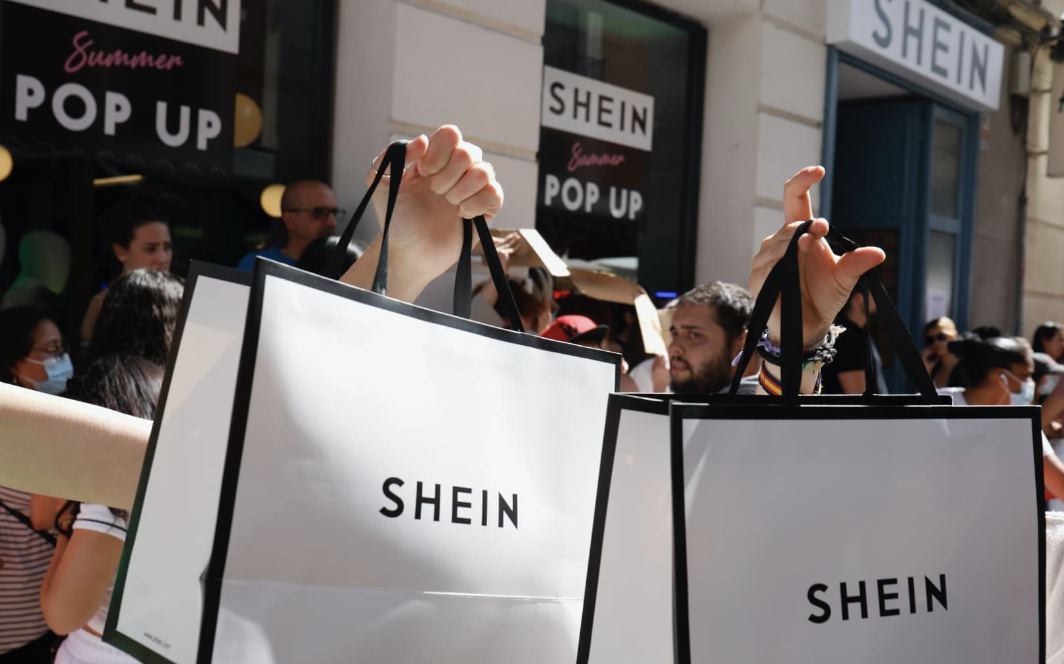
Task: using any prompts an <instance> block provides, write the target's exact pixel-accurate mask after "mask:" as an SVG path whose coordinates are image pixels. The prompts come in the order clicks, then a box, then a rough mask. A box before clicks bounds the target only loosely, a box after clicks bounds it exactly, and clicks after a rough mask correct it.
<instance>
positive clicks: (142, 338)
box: [89, 268, 185, 366]
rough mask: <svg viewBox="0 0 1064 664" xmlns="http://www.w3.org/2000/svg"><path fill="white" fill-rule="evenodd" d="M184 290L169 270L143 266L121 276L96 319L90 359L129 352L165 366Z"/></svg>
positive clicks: (113, 285) (183, 285)
mask: <svg viewBox="0 0 1064 664" xmlns="http://www.w3.org/2000/svg"><path fill="white" fill-rule="evenodd" d="M184 292H185V284H184V282H183V281H182V280H181V278H180V277H177V276H175V275H173V274H170V273H169V272H162V271H160V270H149V269H145V268H140V269H138V270H133V271H132V272H129V273H128V274H124V275H122V276H121V277H119V278H118V279H117V280H116V281H115V282H114V283H113V284H112V285H111V287H110V288H109V289H107V297H105V298H104V300H103V306H102V307H101V309H100V315H99V318H97V319H96V328H95V330H94V331H93V335H92V343H91V344H90V345H89V359H90V360H92V359H93V358H97V357H103V356H104V355H112V354H115V353H126V354H129V355H138V356H140V357H143V358H144V359H146V360H148V361H150V362H154V363H155V364H159V365H163V366H165V365H166V358H167V357H169V355H170V344H171V343H172V342H173V338H174V328H175V326H176V325H177V315H178V312H179V311H180V309H181V298H182V297H183V296H184Z"/></svg>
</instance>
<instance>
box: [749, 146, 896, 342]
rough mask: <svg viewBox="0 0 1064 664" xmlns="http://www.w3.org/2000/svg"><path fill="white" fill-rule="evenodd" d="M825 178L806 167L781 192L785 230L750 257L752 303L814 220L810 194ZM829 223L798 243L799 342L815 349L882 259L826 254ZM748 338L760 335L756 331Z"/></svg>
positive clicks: (872, 253)
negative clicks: (798, 235) (860, 280)
mask: <svg viewBox="0 0 1064 664" xmlns="http://www.w3.org/2000/svg"><path fill="white" fill-rule="evenodd" d="M823 178H824V169H823V168H822V167H820V166H809V167H807V168H803V169H802V170H800V171H798V173H797V174H795V176H794V177H792V178H791V179H790V180H788V181H787V184H785V185H784V187H783V216H784V226H783V228H781V229H780V230H779V231H777V232H776V234H775V235H772V236H770V237H767V238H765V240H764V241H763V242H762V243H761V250H760V251H759V252H758V253H757V255H756V256H754V260H753V262H752V264H751V271H750V293H751V294H753V296H754V297H755V298H756V297H757V295H758V293H760V292H761V287H762V285H764V283H765V278H766V277H768V273H769V272H770V271H771V270H772V267H773V266H774V265H775V264H776V263H777V262H778V261H779V259H780V258H782V257H783V254H784V253H785V252H786V251H787V245H788V244H790V241H791V238H792V237H793V236H794V232H795V231H796V230H797V229H798V227H799V226H801V225H802V223H803V222H805V221H808V220H809V219H811V218H812V217H813V205H812V202H811V201H810V199H809V189H810V188H812V186H813V185H815V184H816V183H818V182H820V181H821V180H822V179H823ZM828 228H829V227H828V222H827V221H825V220H823V219H817V220H816V221H815V222H814V223H813V224H812V225H811V226H810V228H809V232H808V233H807V234H806V235H804V236H802V237H801V238H800V239H799V240H798V269H799V275H800V279H801V288H802V342H803V346H804V347H805V348H814V347H816V346H818V345H820V343H821V342H822V341H823V340H824V336H825V335H826V334H827V331H828V328H829V327H830V326H831V324H832V322H833V321H834V320H835V316H836V315H837V314H838V313H839V311H840V310H841V309H842V307H844V306H845V305H846V301H847V300H848V299H849V297H850V291H852V290H853V287H854V286H855V285H856V284H857V280H858V278H860V276H861V275H862V274H864V273H865V272H867V271H868V270H870V269H872V268H873V267H875V266H876V265H879V264H880V263H882V262H883V260H884V259H885V258H886V256H885V254H884V253H883V250H882V249H879V248H877V247H862V248H861V249H858V250H856V251H851V252H848V253H846V254H844V255H843V256H841V257H840V256H836V255H835V253H834V252H832V251H831V247H830V246H829V245H828V243H827V241H826V240H825V239H824V236H825V235H827V232H828ZM768 329H769V335H770V336H771V337H772V338H773V339H774V340H776V341H777V342H778V341H779V332H780V305H779V302H777V303H776V306H775V308H774V309H773V310H772V315H771V316H770V317H769V321H768ZM752 332H755V333H760V331H759V330H752Z"/></svg>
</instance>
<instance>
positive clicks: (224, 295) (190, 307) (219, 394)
mask: <svg viewBox="0 0 1064 664" xmlns="http://www.w3.org/2000/svg"><path fill="white" fill-rule="evenodd" d="M250 287H251V275H250V274H248V273H246V272H240V271H238V270H232V269H228V268H222V267H218V266H215V265H210V264H207V263H200V262H196V261H193V262H192V265H191V267H190V269H189V275H188V282H187V284H186V286H185V300H184V302H183V304H182V311H181V316H180V318H179V320H178V323H177V326H176V330H175V332H174V342H173V345H172V347H173V351H172V354H171V357H170V363H169V366H168V367H167V372H166V378H165V380H164V382H163V388H162V393H161V395H160V397H159V406H158V409H157V416H156V419H155V425H154V427H153V429H152V434H151V439H150V441H149V444H148V449H147V452H146V454H145V459H144V471H143V472H142V474H141V482H140V486H139V487H138V490H137V498H136V502H135V503H134V508H133V511H132V512H131V514H130V528H129V533H128V534H127V536H126V546H125V549H124V550H123V555H122V561H121V564H120V566H119V570H118V577H117V579H116V581H115V592H114V594H113V596H112V602H111V608H110V611H109V612H108V615H107V626H106V629H105V630H104V638H105V640H107V641H108V642H110V643H113V644H115V645H116V646H118V647H120V648H122V649H123V650H125V651H126V652H129V653H131V654H133V655H135V656H136V657H137V658H139V659H140V660H141V661H146V662H147V661H150V662H170V663H172V664H194V663H195V661H196V652H197V650H198V648H199V633H200V623H201V622H202V619H203V587H202V576H203V572H204V570H206V568H207V562H208V561H209V560H210V555H211V547H212V545H213V543H214V531H215V518H216V516H217V514H218V496H219V494H220V493H221V486H222V467H223V465H224V463H225V452H226V442H227V440H228V437H229V422H230V419H231V416H232V407H233V392H234V390H235V388H236V373H237V365H238V362H239V359H240V348H241V346H242V344H243V342H244V321H245V319H246V317H247V302H248V295H249V293H250V290H251V288H250Z"/></svg>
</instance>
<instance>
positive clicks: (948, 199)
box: [931, 122, 961, 219]
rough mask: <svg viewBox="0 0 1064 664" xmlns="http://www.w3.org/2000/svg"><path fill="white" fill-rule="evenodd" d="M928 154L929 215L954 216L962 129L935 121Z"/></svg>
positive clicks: (951, 217)
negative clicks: (929, 167)
mask: <svg viewBox="0 0 1064 664" xmlns="http://www.w3.org/2000/svg"><path fill="white" fill-rule="evenodd" d="M933 133H934V139H933V140H934V148H933V151H932V153H931V214H934V215H938V216H940V217H948V218H950V219H955V218H956V217H957V201H958V198H959V197H958V192H957V186H958V183H959V182H960V170H961V130H960V127H955V126H953V125H951V124H946V123H945V122H936V123H935V129H934V132H933Z"/></svg>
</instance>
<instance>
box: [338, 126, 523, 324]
mask: <svg viewBox="0 0 1064 664" xmlns="http://www.w3.org/2000/svg"><path fill="white" fill-rule="evenodd" d="M406 145H407V141H395V142H393V143H392V144H391V145H389V146H388V149H387V150H385V152H384V157H383V158H382V159H381V165H380V167H379V168H378V169H377V174H376V175H375V176H374V177H373V182H372V184H370V186H369V188H368V189H367V190H366V193H365V195H364V196H363V197H362V200H361V201H360V202H359V204H358V208H356V209H355V214H354V215H353V216H352V217H351V220H350V221H349V222H348V224H347V227H346V228H344V232H343V233H341V235H340V240H339V241H338V242H337V243H336V247H335V248H334V249H333V250H332V253H330V254H329V256H328V259H327V260H326V263H325V271H324V274H325V275H326V276H328V277H329V278H332V279H339V278H340V277H341V276H342V275H341V273H342V271H343V265H344V259H345V258H346V256H347V246H348V245H349V244H350V243H351V238H352V237H354V234H355V229H356V228H357V227H358V224H359V222H360V221H362V216H363V215H364V214H365V212H366V208H367V207H368V206H369V202H370V200H372V198H373V192H374V191H376V190H377V185H378V184H380V181H381V178H382V177H384V173H385V171H389V178H390V179H391V181H392V182H395V183H400V182H402V178H403V170H404V169H405V167H406ZM398 198H399V186H398V185H396V186H393V187H389V188H388V205H387V207H386V208H385V214H384V231H383V232H382V233H381V251H380V258H379V259H378V261H377V270H376V272H375V273H374V275H373V285H372V287H371V290H373V292H374V293H380V294H381V295H385V294H386V293H385V291H386V290H387V288H388V237H389V232H390V230H391V226H392V213H393V211H394V210H395V202H396V200H397V199H398ZM474 227H475V228H476V231H477V236H478V237H479V238H480V243H481V245H482V246H483V248H484V257H485V258H486V260H487V263H488V270H489V271H490V272H491V279H492V281H493V282H494V284H495V290H496V291H497V292H498V294H499V298H500V299H499V301H500V303H501V305H502V307H503V309H504V311H505V312H506V316H507V317H508V318H509V319H510V326H511V327H512V328H513V329H515V330H517V331H518V332H524V331H525V329H524V326H523V325H522V324H521V315H520V313H519V311H518V309H517V301H516V300H515V299H514V295H513V292H512V291H511V290H510V284H509V282H508V281H507V278H506V271H505V270H504V269H503V267H502V261H501V260H499V252H498V251H497V250H496V249H495V242H493V241H492V238H491V231H489V230H488V222H487V220H485V219H484V217H483V215H481V216H478V217H476V218H475V219H463V220H462V250H461V254H460V255H459V257H458V265H457V267H456V268H455V280H454V298H453V307H454V309H453V311H454V315H456V316H461V317H462V318H469V315H470V312H471V310H472V290H473V285H472V281H473V276H472V253H473V228H474Z"/></svg>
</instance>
